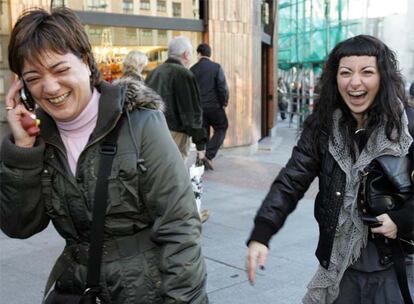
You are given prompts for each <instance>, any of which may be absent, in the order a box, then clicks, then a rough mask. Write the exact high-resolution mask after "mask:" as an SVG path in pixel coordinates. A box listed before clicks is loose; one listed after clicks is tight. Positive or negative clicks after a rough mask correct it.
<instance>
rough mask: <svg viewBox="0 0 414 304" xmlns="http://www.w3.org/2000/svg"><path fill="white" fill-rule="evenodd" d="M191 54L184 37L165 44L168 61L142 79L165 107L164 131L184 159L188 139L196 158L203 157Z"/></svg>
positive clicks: (190, 46) (200, 125)
mask: <svg viewBox="0 0 414 304" xmlns="http://www.w3.org/2000/svg"><path fill="white" fill-rule="evenodd" d="M192 53H193V47H192V45H191V42H190V40H188V38H186V37H184V36H178V37H175V38H174V39H172V40H171V41H170V42H169V44H168V59H167V60H166V61H165V62H164V63H163V64H161V65H160V66H159V67H157V68H155V69H154V70H153V71H152V72H151V73H150V74H149V75H148V77H147V78H146V83H147V85H148V86H149V87H151V88H152V89H154V90H155V91H156V92H158V94H160V95H161V97H162V99H163V100H164V102H165V104H166V111H165V118H166V119H167V124H168V128H169V129H170V132H171V135H172V137H173V139H174V141H175V143H176V144H177V146H178V149H179V150H180V152H181V155H182V157H183V159H184V160H185V159H186V158H187V157H188V152H189V150H190V137H191V138H192V141H193V143H194V144H195V145H196V149H197V155H198V158H200V159H203V158H204V157H205V143H206V136H205V132H204V129H203V125H202V118H203V116H202V115H203V113H202V109H201V103H200V93H199V90H198V87H197V82H196V80H195V77H194V75H193V73H191V71H190V70H189V69H188V68H189V66H190V64H191V58H192Z"/></svg>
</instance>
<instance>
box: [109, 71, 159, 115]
mask: <svg viewBox="0 0 414 304" xmlns="http://www.w3.org/2000/svg"><path fill="white" fill-rule="evenodd" d="M113 84H115V85H120V86H124V87H125V88H126V90H127V91H126V93H125V105H126V108H127V109H128V111H130V112H131V111H133V110H136V109H142V108H144V109H151V110H160V111H162V112H164V109H165V105H164V101H163V100H162V98H161V96H160V95H158V94H157V92H155V91H154V90H153V89H151V88H149V87H147V86H146V85H145V84H144V83H143V82H142V81H139V80H137V79H136V78H133V77H129V76H127V77H122V78H120V79H117V80H115V81H114V82H113Z"/></svg>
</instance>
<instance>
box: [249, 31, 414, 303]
mask: <svg viewBox="0 0 414 304" xmlns="http://www.w3.org/2000/svg"><path fill="white" fill-rule="evenodd" d="M413 124H414V109H413V108H411V107H408V106H407V104H406V98H405V92H404V83H403V80H402V77H401V75H400V73H399V71H398V67H397V60H396V58H395V54H394V52H392V51H391V50H390V49H389V48H388V47H387V46H386V45H385V44H384V43H383V42H381V41H380V40H378V39H376V38H374V37H372V36H366V35H360V36H356V37H353V38H350V39H347V40H345V41H343V42H341V43H339V44H338V45H337V46H336V47H335V48H334V49H333V50H332V52H331V53H330V54H329V56H328V59H327V61H326V63H325V66H324V70H323V72H322V76H321V80H320V100H319V106H318V108H317V109H316V111H315V113H313V114H311V115H310V116H309V117H308V118H307V120H306V121H305V126H304V128H303V131H302V135H301V137H300V139H299V141H298V143H297V145H296V147H294V149H293V152H292V156H291V158H290V160H289V161H288V163H287V165H286V166H285V167H284V168H283V169H282V170H281V171H280V173H279V175H278V177H277V178H276V179H275V181H274V182H273V184H272V186H271V188H270V191H269V193H268V194H267V196H266V197H265V199H264V201H263V203H262V206H261V207H260V209H259V210H258V212H257V215H256V217H255V221H254V229H253V231H252V233H251V235H250V237H249V240H248V252H247V259H246V267H247V272H248V278H249V280H250V281H251V282H252V283H254V281H255V271H256V265H257V264H258V265H259V266H260V267H261V268H264V266H265V263H266V258H267V255H268V251H269V249H268V246H269V240H270V238H271V237H272V235H274V234H275V233H277V232H278V231H279V229H280V228H281V227H282V225H283V224H284V222H285V220H286V218H287V216H288V215H289V214H290V213H291V212H292V211H293V210H294V209H295V208H296V206H297V203H298V201H299V200H300V199H301V198H302V197H303V196H304V194H305V192H306V190H307V189H308V188H309V186H310V185H311V183H312V181H313V180H314V179H315V177H319V193H318V195H317V197H316V201H315V213H314V214H315V218H316V220H317V222H318V224H319V232H320V234H319V243H318V247H317V249H316V256H317V258H318V260H319V263H320V266H319V267H318V270H317V272H316V274H315V276H314V277H313V278H312V280H311V282H310V283H309V284H308V292H307V293H306V295H305V297H304V298H303V303H305V304H308V303H314V304H324V303H335V304H349V303H375V304H389V303H401V304H402V303H405V304H407V303H412V301H410V298H411V297H412V295H413V292H414V281H413V265H412V261H413V260H412V253H413V249H414V247H413V244H414V243H413V239H412V236H413V230H414V229H413V226H414V218H413V212H414V200H413V199H412V194H413V193H412V188H413V187H412V182H411V181H410V173H411V168H410V167H412V165H410V163H411V164H412V162H413V161H414V160H413V153H412V152H410V154H409V149H410V146H411V145H412V142H413V139H412V136H411V135H410V133H411V134H413V132H414V130H413V129H414V128H413ZM411 149H412V147H411ZM379 164H381V165H382V167H380V168H378V166H379ZM372 168H377V169H376V170H377V171H378V172H380V173H382V176H383V179H381V184H379V185H378V184H375V182H370V183H365V179H367V178H371V177H370V176H373V174H374V172H375V171H373V169H372ZM374 176H375V175H374ZM387 177H390V178H389V179H387ZM370 180H371V181H372V178H371V179H370ZM378 180H379V178H378ZM375 187H376V188H375ZM386 189H392V190H390V191H389V192H385V190H386ZM374 190H375V191H376V192H374ZM382 191H384V192H382ZM375 195H378V196H379V198H380V199H379V200H377V201H375V198H376V196H375ZM378 196H377V197H378ZM390 197H391V198H390ZM381 198H383V199H381ZM384 201H385V202H386V203H384ZM378 202H379V203H381V204H382V205H379V204H378ZM369 203H372V205H368V204H369ZM374 203H375V204H374ZM374 208H377V209H378V210H379V211H377V212H376V213H379V214H374V211H373V210H374ZM394 249H395V250H394ZM402 250H404V251H403V252H402ZM400 254H401V256H400ZM404 258H405V259H406V260H404ZM405 272H407V274H408V279H407V274H406V273H405ZM397 277H398V280H397ZM400 279H401V281H404V280H405V283H404V282H401V284H400V282H399V280H400ZM407 281H408V282H407ZM407 285H409V287H411V296H410V294H409V291H408V290H407V289H408V288H405V287H408V286H407ZM407 293H408V294H407ZM403 294H404V299H403Z"/></svg>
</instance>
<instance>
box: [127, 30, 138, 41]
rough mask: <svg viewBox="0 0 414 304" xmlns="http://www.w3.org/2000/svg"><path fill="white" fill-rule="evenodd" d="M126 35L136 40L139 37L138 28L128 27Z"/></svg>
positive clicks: (129, 38)
mask: <svg viewBox="0 0 414 304" xmlns="http://www.w3.org/2000/svg"><path fill="white" fill-rule="evenodd" d="M126 36H127V39H128V40H136V39H137V30H136V29H134V28H127V29H126Z"/></svg>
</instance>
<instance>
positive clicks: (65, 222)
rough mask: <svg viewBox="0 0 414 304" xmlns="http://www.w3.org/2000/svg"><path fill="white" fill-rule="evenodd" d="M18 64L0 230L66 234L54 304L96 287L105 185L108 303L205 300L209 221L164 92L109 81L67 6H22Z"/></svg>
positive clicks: (15, 40)
mask: <svg viewBox="0 0 414 304" xmlns="http://www.w3.org/2000/svg"><path fill="white" fill-rule="evenodd" d="M9 64H10V67H11V70H12V71H13V72H14V73H15V74H16V75H17V76H18V77H19V79H17V80H16V81H15V82H14V83H13V84H12V85H11V87H10V89H9V91H8V93H7V96H6V110H8V112H7V120H8V123H9V125H10V129H11V133H12V134H11V135H10V136H8V137H6V138H5V140H4V142H3V144H2V148H1V161H0V179H1V189H0V200H1V206H0V207H1V209H0V211H1V212H0V227H1V229H2V230H3V232H4V233H6V234H7V235H8V236H9V237H12V238H28V237H31V236H32V235H34V234H36V233H38V232H40V231H42V230H44V229H45V228H46V227H47V226H48V224H49V222H52V223H53V225H54V227H55V228H56V230H57V232H58V233H59V234H60V235H61V236H62V237H63V238H64V239H65V241H66V246H65V249H64V251H63V253H62V254H61V256H60V257H59V258H58V260H57V262H56V264H55V267H54V269H53V271H52V273H51V276H50V278H49V283H54V289H52V290H51V293H50V295H48V298H47V300H46V303H61V302H57V300H56V299H57V298H65V297H67V296H68V295H71V296H72V297H73V296H75V297H76V296H80V295H83V294H90V292H91V289H90V288H89V287H91V286H86V283H87V282H89V280H88V281H87V280H86V278H87V276H88V277H89V274H90V273H89V272H88V262H89V259H88V258H89V253H90V252H91V251H92V250H89V249H90V244H91V242H92V243H93V240H92V239H91V235H92V236H93V235H94V233H93V231H92V230H94V229H92V227H93V224H94V223H95V222H93V221H92V217H95V212H93V210H94V206H95V205H97V204H99V203H102V202H101V201H96V202H95V201H94V197H95V193H96V192H98V193H99V192H103V191H107V197H108V199H107V204H108V206H106V207H107V208H105V209H104V210H106V213H105V219H104V227H103V241H102V243H103V245H102V248H103V252H102V255H101V258H102V263H101V264H100V266H98V268H100V274H101V275H100V276H98V280H99V283H98V285H99V286H92V287H93V288H92V290H93V296H94V297H95V296H96V297H97V298H98V299H99V303H108V304H109V303H111V304H125V303H200V304H202V303H207V302H208V299H207V295H206V291H205V282H206V267H205V263H204V259H203V256H202V253H201V240H200V237H201V222H200V218H199V215H198V212H197V209H196V204H195V198H194V194H193V192H192V188H191V184H190V181H189V178H188V173H187V170H186V167H185V165H184V162H183V160H182V159H181V156H180V153H179V151H178V149H177V147H176V145H175V143H174V142H173V140H172V138H171V136H170V134H169V131H168V127H167V124H166V121H165V118H164V114H163V113H162V111H161V109H162V108H163V103H162V100H161V98H160V97H159V96H158V95H157V94H156V93H155V92H154V91H153V90H151V89H149V88H147V87H146V86H145V85H144V84H142V83H141V82H140V81H136V80H133V79H129V78H128V79H122V80H120V81H118V83H117V84H109V83H107V82H105V81H101V80H100V77H99V71H98V69H97V67H96V63H95V60H94V58H93V55H92V50H91V45H90V43H89V41H88V37H87V35H86V32H85V30H84V28H83V25H82V24H81V22H80V20H79V19H78V18H77V16H76V15H75V13H74V12H73V11H71V10H69V9H67V8H57V9H54V10H53V11H52V12H51V13H49V12H47V11H45V10H42V9H35V10H30V11H28V12H26V13H24V14H23V15H22V16H21V17H20V18H19V19H18V20H17V22H16V24H15V26H14V28H13V30H12V33H11V38H10V44H9ZM22 90H24V91H25V94H24V95H25V97H26V99H27V100H28V99H30V98H31V99H32V100H33V101H35V103H36V107H37V109H36V115H37V117H38V118H40V120H41V125H40V135H39V136H37V135H38V134H37V133H38V132H36V128H35V126H31V125H30V123H27V122H26V118H25V117H28V116H29V115H31V114H32V113H31V112H30V111H29V110H28V109H26V108H25V107H24V106H23V104H22V103H21V101H22V100H21V97H20V96H21V95H20V94H19V93H20V91H22ZM27 127H29V128H27ZM29 131H30V132H29ZM32 131H34V132H32ZM115 131H116V132H117V134H116V136H115V135H114V134H115V133H114V132H115ZM110 137H113V138H114V139H113V140H111V141H110ZM108 142H109V143H111V145H110V146H109V149H108ZM109 154H115V155H114V157H113V162H112V165H111V168H109V172H110V175H109V177H107V176H105V177H104V178H106V179H108V187H107V188H105V189H100V187H98V186H97V185H98V182H100V181H102V179H100V178H98V176H101V174H100V171H101V168H102V167H100V166H99V164H100V162H101V160H102V159H105V156H107V155H109ZM101 177H102V176H101ZM98 228H99V227H98ZM94 252H96V251H94ZM99 278H100V279H99ZM48 285H50V284H48ZM17 290H18V286H16V291H17ZM46 291H49V290H46ZM51 297H53V298H51ZM52 299H53V300H52ZM82 303H83V302H82ZM93 303H95V300H94V301H93ZM96 303H98V300H96Z"/></svg>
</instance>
